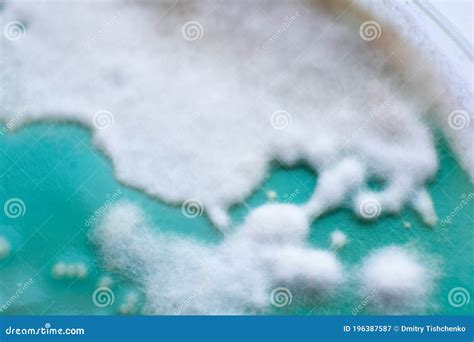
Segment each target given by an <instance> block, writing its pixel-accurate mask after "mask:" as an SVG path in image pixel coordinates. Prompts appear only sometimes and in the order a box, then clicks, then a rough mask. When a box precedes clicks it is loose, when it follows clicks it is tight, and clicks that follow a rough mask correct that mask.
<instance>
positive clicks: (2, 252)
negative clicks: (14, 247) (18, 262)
mask: <svg viewBox="0 0 474 342" xmlns="http://www.w3.org/2000/svg"><path fill="white" fill-rule="evenodd" d="M10 250H11V247H10V243H9V242H8V240H7V239H6V238H4V237H1V236H0V259H4V258H6V257H8V255H9V254H10Z"/></svg>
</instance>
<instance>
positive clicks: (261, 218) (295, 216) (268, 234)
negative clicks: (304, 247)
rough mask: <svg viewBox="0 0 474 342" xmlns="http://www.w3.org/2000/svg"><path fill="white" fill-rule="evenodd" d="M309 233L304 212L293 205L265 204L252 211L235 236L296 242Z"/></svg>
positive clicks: (302, 239)
mask: <svg viewBox="0 0 474 342" xmlns="http://www.w3.org/2000/svg"><path fill="white" fill-rule="evenodd" d="M308 233H309V222H308V217H307V216H306V214H305V212H304V211H303V210H302V209H301V208H300V207H297V206H295V205H284V204H267V205H264V206H262V207H259V208H257V209H255V210H254V211H252V212H251V213H250V214H249V215H248V216H247V218H246V219H245V223H244V225H243V226H242V227H241V228H240V229H239V231H238V232H237V236H240V237H243V238H246V239H251V240H253V241H255V242H260V243H277V244H280V245H283V244H291V243H293V244H298V243H301V242H302V241H304V240H305V239H306V237H307V235H308Z"/></svg>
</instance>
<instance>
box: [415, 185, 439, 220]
mask: <svg viewBox="0 0 474 342" xmlns="http://www.w3.org/2000/svg"><path fill="white" fill-rule="evenodd" d="M412 203H413V207H414V208H415V210H416V211H417V212H418V213H419V214H420V216H421V217H422V218H423V221H424V222H425V224H427V225H429V226H434V225H436V222H437V221H438V216H437V215H436V211H435V209H434V206H433V201H432V199H431V197H430V195H429V194H428V192H427V191H426V190H425V189H422V190H420V191H418V192H417V193H415V196H414V198H413V200H412Z"/></svg>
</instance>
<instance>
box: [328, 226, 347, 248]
mask: <svg viewBox="0 0 474 342" xmlns="http://www.w3.org/2000/svg"><path fill="white" fill-rule="evenodd" d="M347 242H348V240H347V236H346V234H344V233H343V232H341V231H340V230H335V231H334V232H332V233H331V247H332V248H335V249H341V248H342V247H344V246H345V245H346V244H347Z"/></svg>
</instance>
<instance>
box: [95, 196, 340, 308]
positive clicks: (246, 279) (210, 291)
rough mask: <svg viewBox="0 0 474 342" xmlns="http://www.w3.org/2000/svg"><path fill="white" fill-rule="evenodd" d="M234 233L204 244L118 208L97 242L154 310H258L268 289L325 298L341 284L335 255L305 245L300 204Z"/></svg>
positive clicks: (278, 208) (132, 209)
mask: <svg viewBox="0 0 474 342" xmlns="http://www.w3.org/2000/svg"><path fill="white" fill-rule="evenodd" d="M236 229H237V232H236V233H234V234H230V235H229V236H228V237H226V238H225V240H224V241H223V242H222V243H221V244H219V245H212V246H210V245H205V244H202V243H199V242H197V241H192V240H187V239H183V238H177V237H174V236H169V235H164V234H162V233H158V232H156V231H154V229H153V228H152V227H151V225H150V224H149V223H147V221H146V219H145V217H144V216H143V213H142V212H141V211H140V209H139V208H137V207H136V206H134V205H132V204H128V203H119V204H116V205H115V206H113V207H112V208H110V209H109V211H108V212H107V213H106V215H105V217H104V221H103V222H102V224H101V225H100V226H99V227H97V228H96V230H95V231H94V233H93V236H92V237H93V239H94V241H96V242H97V246H98V247H99V248H100V251H101V253H102V255H103V257H104V259H105V260H106V262H107V264H108V266H110V267H111V268H113V269H115V270H118V271H120V272H123V273H125V274H128V275H129V276H130V277H131V278H132V279H134V280H135V281H138V282H139V283H140V284H141V286H142V288H143V290H144V293H145V296H146V303H145V308H144V309H145V312H149V313H168V314H170V313H171V314H189V313H201V314H203V313H205V314H211V313H220V314H239V313H245V312H247V313H248V312H253V313H256V312H262V311H265V310H268V309H269V307H270V301H269V294H270V291H271V290H272V289H274V288H275V287H278V286H281V285H283V284H284V285H285V286H287V287H288V288H289V289H291V291H292V292H294V294H296V293H298V291H314V292H317V293H326V292H327V291H329V290H331V289H333V288H334V287H335V286H337V285H339V284H340V283H341V282H342V281H343V278H344V277H343V268H342V266H341V264H340V263H339V261H338V260H337V259H336V257H335V256H334V255H333V254H332V253H330V252H327V251H320V250H316V249H312V248H309V247H308V246H307V245H306V244H305V239H306V235H307V231H308V229H309V227H308V222H307V217H306V215H305V213H304V211H303V210H302V209H300V208H298V207H296V206H286V205H276V204H272V205H265V206H263V207H260V208H257V209H255V211H254V212H252V213H251V214H250V215H249V217H248V218H247V220H246V221H245V223H244V224H243V225H242V226H241V227H237V228H236ZM129 309H130V306H129V305H125V306H124V307H123V313H129V312H130V310H129Z"/></svg>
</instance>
